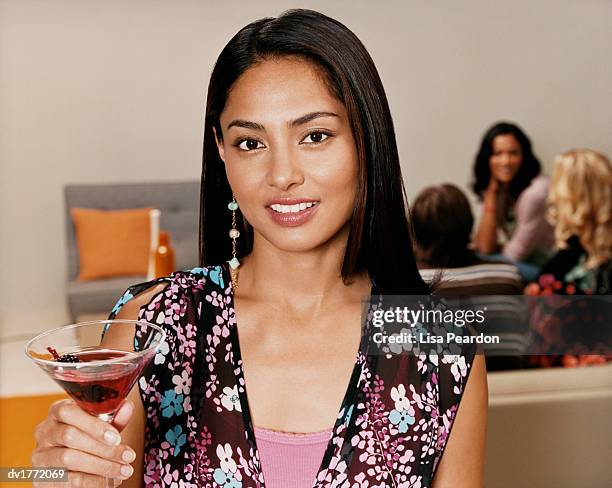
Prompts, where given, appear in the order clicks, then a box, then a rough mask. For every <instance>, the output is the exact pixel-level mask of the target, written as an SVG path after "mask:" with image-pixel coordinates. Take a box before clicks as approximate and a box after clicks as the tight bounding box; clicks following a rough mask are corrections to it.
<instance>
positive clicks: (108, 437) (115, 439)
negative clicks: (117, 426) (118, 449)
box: [104, 430, 121, 446]
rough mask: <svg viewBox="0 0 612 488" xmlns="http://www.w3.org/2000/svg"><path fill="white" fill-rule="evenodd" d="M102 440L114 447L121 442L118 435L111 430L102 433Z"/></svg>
mask: <svg viewBox="0 0 612 488" xmlns="http://www.w3.org/2000/svg"><path fill="white" fill-rule="evenodd" d="M104 440H105V441H106V442H108V443H109V444H110V445H111V446H116V445H118V444H119V443H120V442H121V437H120V436H119V434H117V433H116V432H114V431H112V430H107V431H106V432H104Z"/></svg>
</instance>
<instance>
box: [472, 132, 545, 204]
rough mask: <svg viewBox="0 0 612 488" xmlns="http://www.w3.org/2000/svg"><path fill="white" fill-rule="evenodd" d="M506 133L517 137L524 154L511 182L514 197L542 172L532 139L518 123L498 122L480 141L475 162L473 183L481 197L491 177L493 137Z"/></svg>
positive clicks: (511, 191)
mask: <svg viewBox="0 0 612 488" xmlns="http://www.w3.org/2000/svg"><path fill="white" fill-rule="evenodd" d="M506 134H512V135H513V136H514V137H515V138H516V140H517V141H518V143H519V145H520V146H521V152H522V154H523V160H522V162H521V166H520V168H519V170H518V172H517V173H516V175H515V176H514V178H513V179H512V181H511V182H510V194H511V195H512V197H513V198H514V199H515V200H516V199H517V198H518V196H519V195H520V194H521V193H522V191H523V190H524V189H525V188H527V187H528V186H529V185H530V184H531V180H533V179H534V178H535V177H536V176H538V175H539V174H540V169H541V165H540V161H538V158H536V156H535V154H533V150H532V149H531V141H530V140H529V138H528V137H527V135H526V134H525V132H523V131H522V130H521V128H520V127H519V126H518V125H516V124H513V123H510V122H498V123H496V124H495V125H493V126H492V127H491V128H489V130H487V132H485V135H484V136H483V137H482V141H481V143H480V149H479V150H478V154H477V155H476V161H475V162H474V182H473V183H472V188H473V190H474V193H476V195H478V198H480V199H482V198H483V196H484V191H485V190H486V189H487V186H488V184H489V180H490V179H491V168H490V166H489V160H490V158H491V155H492V154H493V139H495V138H496V137H497V136H501V135H506Z"/></svg>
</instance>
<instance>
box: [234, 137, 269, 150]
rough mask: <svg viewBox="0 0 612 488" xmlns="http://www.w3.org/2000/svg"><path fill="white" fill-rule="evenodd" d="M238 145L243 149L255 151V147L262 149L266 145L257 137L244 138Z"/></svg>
mask: <svg viewBox="0 0 612 488" xmlns="http://www.w3.org/2000/svg"><path fill="white" fill-rule="evenodd" d="M237 147H238V149H242V150H243V151H253V150H254V149H261V148H262V147H264V145H263V144H262V143H261V142H259V141H258V140H257V139H243V140H242V141H240V142H239V143H238V144H237Z"/></svg>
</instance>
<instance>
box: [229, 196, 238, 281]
mask: <svg viewBox="0 0 612 488" xmlns="http://www.w3.org/2000/svg"><path fill="white" fill-rule="evenodd" d="M227 208H229V209H230V210H231V211H232V228H231V229H230V231H229V236H230V238H231V239H232V259H230V260H229V261H228V264H229V265H230V274H231V276H232V288H233V289H236V285H237V284H238V280H237V277H238V266H240V261H238V258H237V257H236V239H238V237H240V231H239V230H238V229H237V228H236V210H238V202H236V198H235V197H234V196H233V195H232V201H231V202H229V203H228V205H227Z"/></svg>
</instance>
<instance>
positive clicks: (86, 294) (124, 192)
mask: <svg viewBox="0 0 612 488" xmlns="http://www.w3.org/2000/svg"><path fill="white" fill-rule="evenodd" d="M64 198H65V214H66V215H65V217H66V238H67V254H68V255H67V261H68V266H67V283H66V298H67V303H68V311H69V313H70V317H71V320H73V321H76V320H79V317H81V319H83V317H86V318H93V316H101V315H107V314H108V313H109V312H110V310H111V309H112V308H113V306H114V305H115V303H116V301H117V300H118V298H119V297H120V296H121V294H122V293H123V292H124V291H125V289H126V288H127V287H128V286H130V285H132V284H135V283H141V282H143V281H145V280H146V276H138V275H135V276H121V277H116V278H110V279H97V280H92V281H79V280H77V276H78V274H79V253H78V249H77V243H76V235H75V228H74V224H73V221H72V217H71V215H70V209H71V208H74V207H81V208H93V209H99V210H120V209H127V208H142V207H152V208H158V209H160V210H161V220H160V228H161V229H162V230H167V231H169V232H170V235H171V239H172V246H173V247H174V250H175V252H176V268H177V269H189V268H192V267H194V266H196V265H197V263H198V219H199V208H200V207H199V205H200V183H199V182H198V181H184V182H169V183H106V184H87V185H77V184H71V185H67V186H65V187H64Z"/></svg>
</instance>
